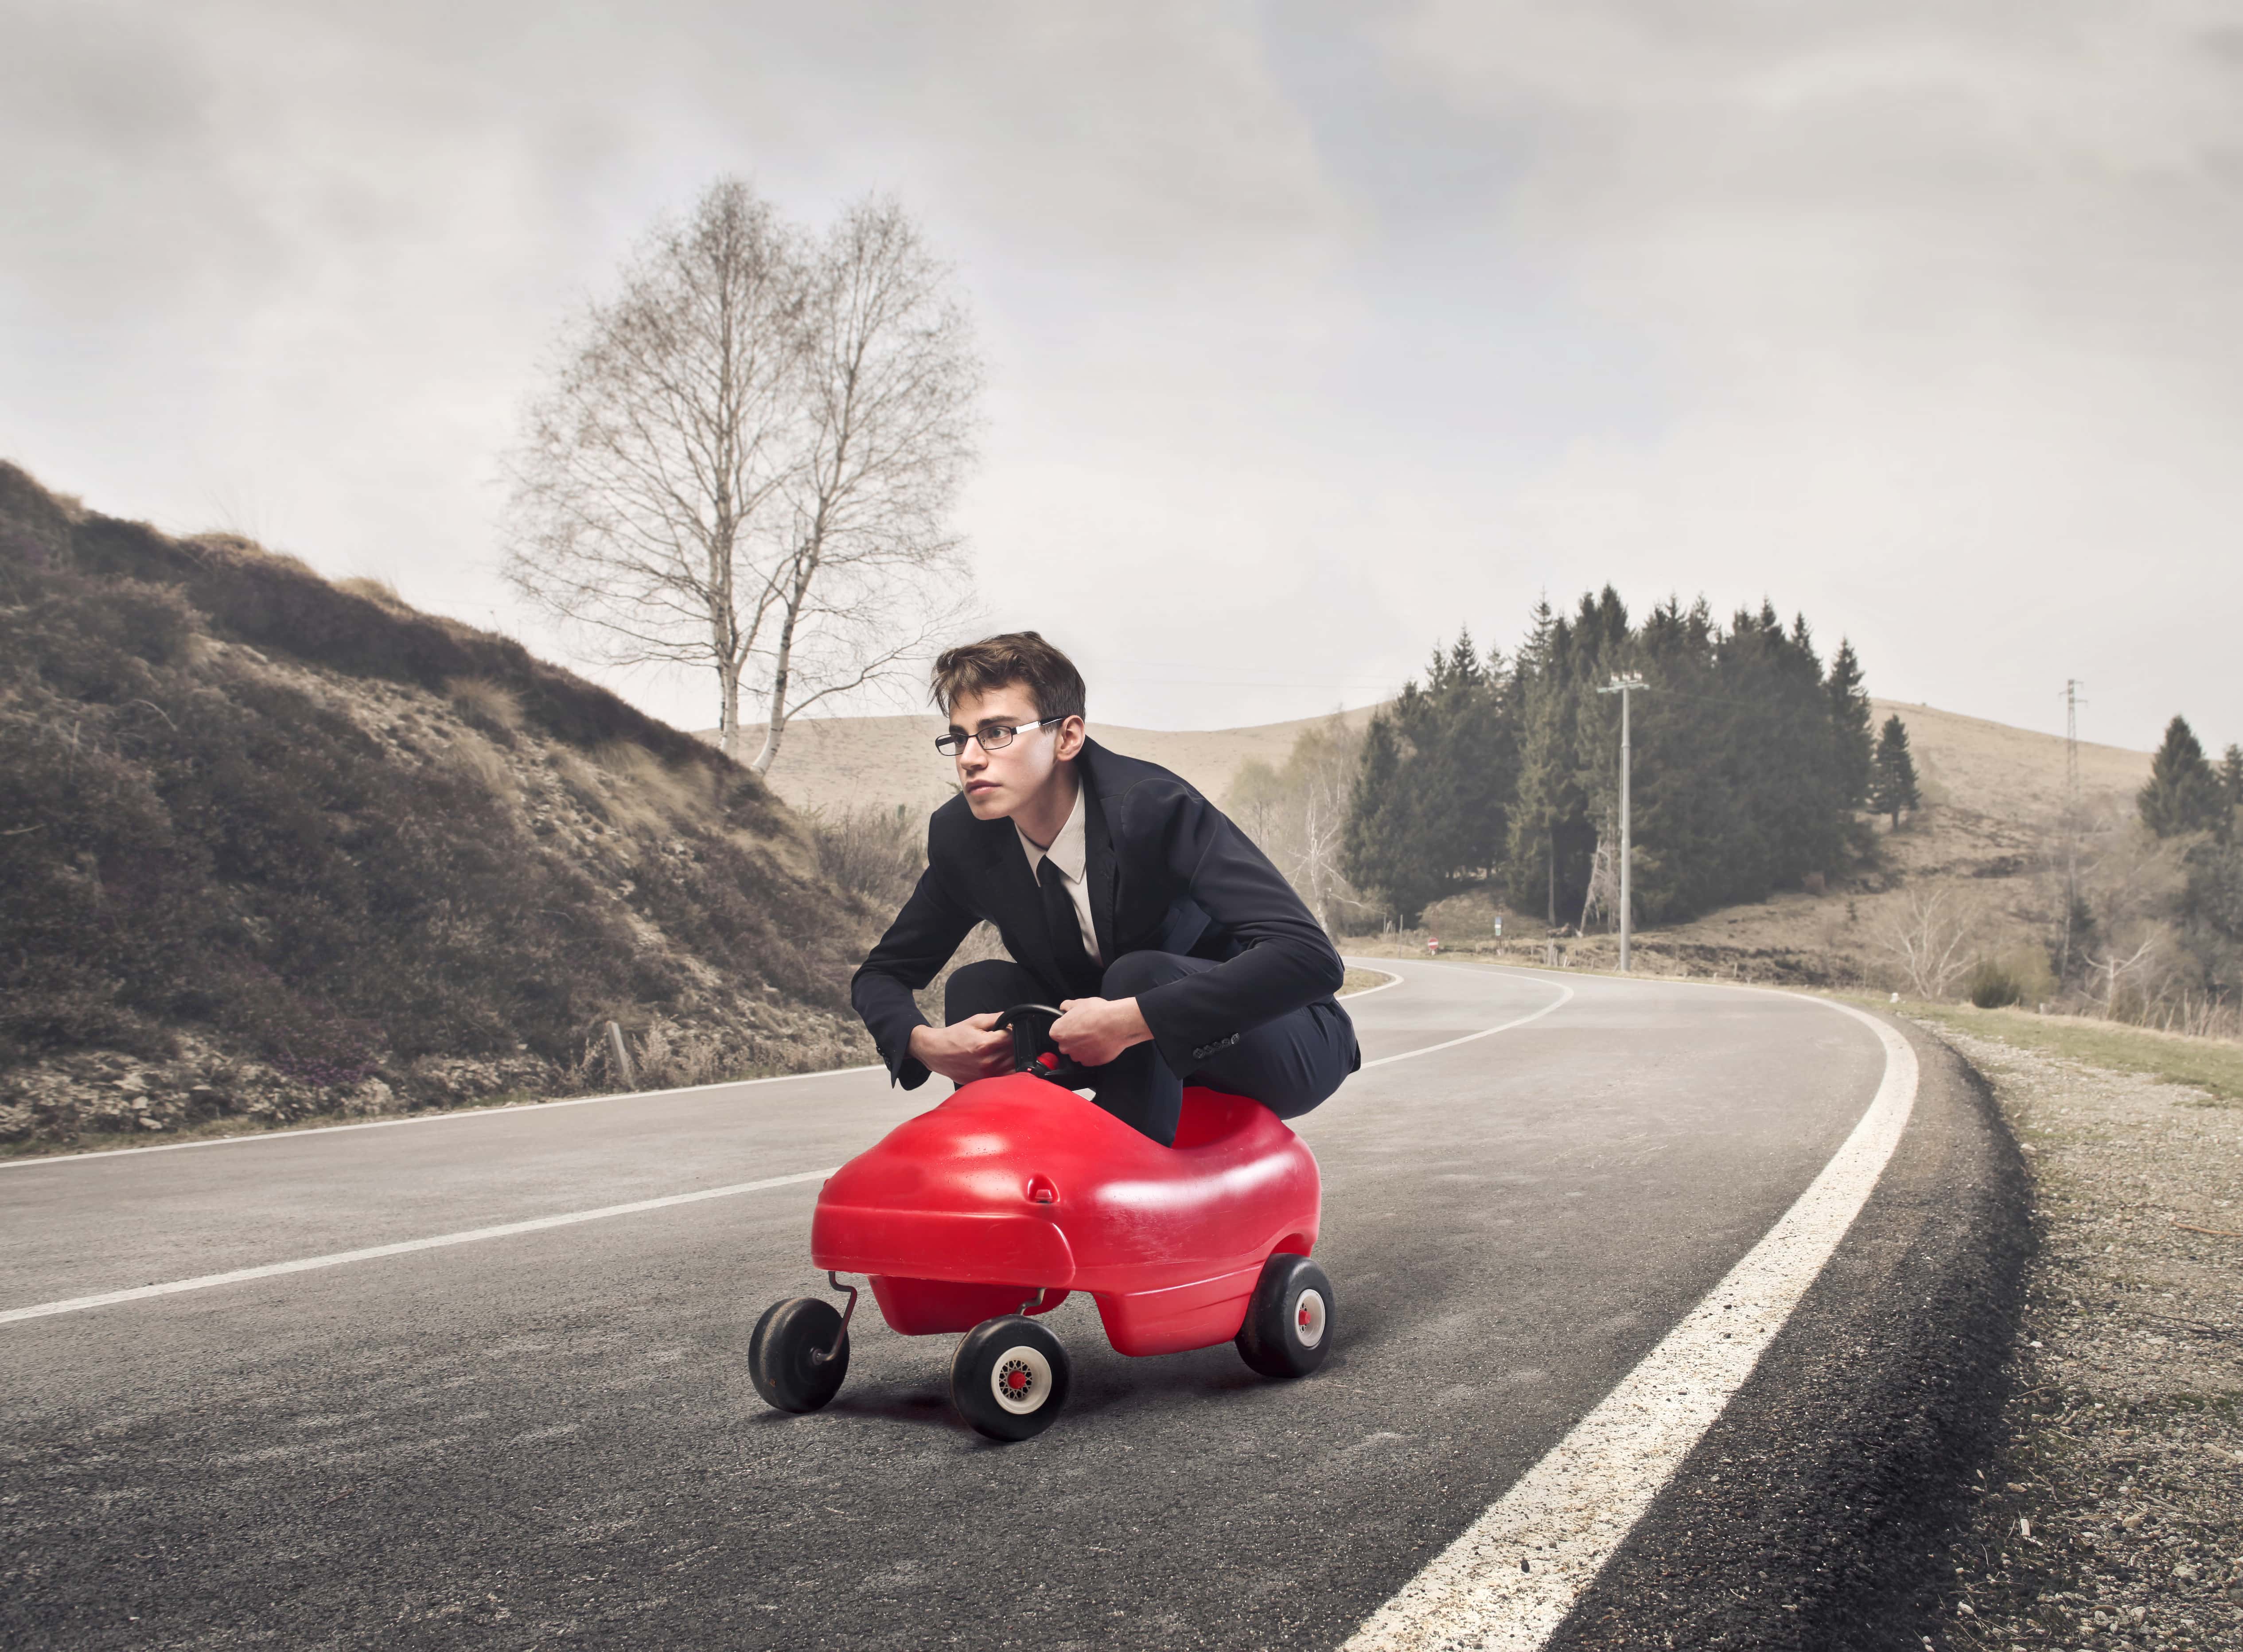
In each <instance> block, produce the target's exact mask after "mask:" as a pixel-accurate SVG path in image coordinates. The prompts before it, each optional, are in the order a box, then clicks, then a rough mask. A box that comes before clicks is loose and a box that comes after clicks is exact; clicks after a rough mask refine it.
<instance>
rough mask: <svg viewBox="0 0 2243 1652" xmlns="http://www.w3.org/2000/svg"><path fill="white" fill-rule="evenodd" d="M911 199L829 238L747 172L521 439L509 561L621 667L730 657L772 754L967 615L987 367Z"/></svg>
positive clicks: (658, 258)
mask: <svg viewBox="0 0 2243 1652" xmlns="http://www.w3.org/2000/svg"><path fill="white" fill-rule="evenodd" d="M947 288H948V272H947V271H946V270H945V269H944V268H943V266H940V264H938V263H937V262H935V261H934V260H933V259H932V258H930V257H929V256H928V254H927V253H926V251H925V249H924V247H923V246H922V245H921V243H920V241H919V235H918V232H917V231H916V229H915V228H914V227H913V226H912V224H911V223H910V221H909V220H908V219H906V217H905V216H904V214H903V212H902V210H901V209H900V208H899V206H896V205H895V204H894V203H892V202H867V203H865V204H863V205H860V206H858V207H856V208H854V209H852V211H851V212H848V213H847V214H845V216H844V218H843V219H842V220H841V222H840V223H839V225H837V226H835V228H834V230H833V231H832V233H831V234H830V235H828V236H827V237H825V239H823V240H822V241H818V242H816V243H814V244H813V242H812V240H811V239H810V238H808V237H806V236H805V234H803V233H801V232H799V231H798V230H796V229H794V228H793V227H791V226H788V225H786V224H785V223H783V222H781V221H780V220H779V219H778V217H777V216H776V215H775V214H774V213H773V212H772V211H771V208H770V206H768V205H767V204H765V202H763V201H762V200H760V199H758V198H757V197H756V195H755V194H754V193H753V192H752V191H751V190H750V189H749V188H748V186H747V185H745V184H744V183H742V182H740V181H739V180H738V179H720V180H719V181H718V182H717V184H715V185H712V186H711V188H710V189H709V190H708V191H707V192H705V193H704V195H703V196H702V198H701V199H700V200H699V201H698V202H697V204H696V206H695V207H694V210H693V212H692V213H691V215H690V218H689V219H687V220H686V221H685V222H684V223H682V224H672V225H665V226H659V227H657V230H656V231H655V232H654V233H653V234H652V235H651V236H650V238H649V239H648V240H647V241H646V242H645V243H644V244H643V246H641V247H640V248H639V250H638V251H637V253H636V254H635V255H634V257H633V260H632V261H631V262H630V265H629V266H628V267H627V268H626V270H625V271H624V274H623V290H622V293H621V294H620V296H618V297H617V298H616V299H615V300H613V301H612V302H609V303H605V304H594V305H592V306H590V307H588V308H587V309H586V311H585V312H584V314H583V315H582V316H581V317H579V318H578V319H577V320H576V322H575V323H574V324H573V325H572V326H571V327H570V328H569V330H568V331H567V333H566V334H564V337H563V340H562V346H561V348H560V351H559V359H558V361H557V363H556V367H555V369H554V372H553V376H552V381H551V383H550V385H549V388H548V389H547V390H546V392H545V393H544V394H542V396H540V397H539V398H538V399H536V400H535V401H533V402H532V403H531V404H530V406H529V408H528V409H527V411H526V415H525V419H524V437H523V441H522V445H521V446H520V448H518V449H517V450H516V451H515V454H514V455H511V457H510V459H509V474H510V476H511V480H512V482H513V492H512V496H511V499H510V503H509V553H508V557H507V564H506V572H507V575H508V577H509V579H510V580H511V582H512V583H514V584H515V587H516V589H518V590H521V591H522V593H523V594H524V595H525V596H526V597H529V599H530V600H531V601H533V602H534V603H537V604H538V605H539V606H540V607H542V608H543V609H544V610H546V611H548V612H549V613H551V614H553V615H555V616H556V617H558V618H560V619H561V620H562V621H563V622H564V623H565V624H568V625H569V627H570V629H571V630H572V631H573V632H575V633H576V635H578V636H579V637H581V638H583V640H584V641H585V642H587V643H588V644H589V645H590V647H591V648H592V649H593V651H596V653H597V654H598V655H599V656H600V657H603V658H604V659H606V660H607V661H608V662H610V663H611V664H618V665H640V664H658V665H684V666H689V667H705V668H708V669H711V670H712V671H714V672H715V674H716V676H717V687H718V700H719V712H718V730H719V736H718V738H719V740H720V742H721V743H722V745H723V746H724V751H725V752H726V753H727V754H728V755H730V756H731V757H733V758H735V759H738V757H739V756H740V755H741V752H742V739H741V730H742V717H741V706H742V703H743V701H744V700H746V701H749V702H760V704H761V705H762V707H763V715H762V718H761V721H762V722H763V724H764V740H763V746H762V751H761V752H760V754H759V755H758V758H757V759H756V762H755V767H756V768H757V769H758V772H761V771H763V770H765V769H767V768H768V767H769V766H770V764H771V759H772V758H773V757H774V756H775V755H776V754H777V752H778V743H779V739H780V737H781V735H782V734H783V733H784V732H785V726H786V724H787V721H788V719H789V718H792V717H793V716H795V715H796V714H797V713H798V712H799V711H802V710H803V709H804V708H805V706H809V705H815V704H818V703H819V702H821V701H824V700H826V699H829V698H832V697H833V696H835V695H838V694H841V693H845V692H846V691H849V690H851V689H855V688H861V687H864V686H866V685H868V684H874V683H878V682H879V681H882V680H884V679H886V678H888V677H890V676H892V675H894V674H897V673H899V672H900V671H905V670H906V669H908V665H909V663H910V660H911V659H912V658H913V656H914V655H915V654H916V653H918V652H923V651H925V649H926V645H927V644H928V642H929V640H930V638H931V637H933V636H934V635H935V634H936V633H937V632H938V631H940V630H941V629H943V627H944V626H945V625H946V624H950V623H952V622H953V621H954V618H955V617H956V615H957V614H958V613H959V612H960V610H961V608H962V603H963V593H964V590H965V584H966V572H965V569H964V567H963V565H962V563H961V561H960V557H959V556H958V554H957V541H956V539H955V538H954V537H953V536H951V535H950V534H949V533H948V532H947V530H946V528H945V525H944V523H945V520H946V516H947V514H948V512H949V509H950V507H951V504H952V502H953V499H954V498H955V496H956V492H957V487H958V483H959V481H960V477H961V475H962V474H963V471H964V467H965V464H966V462H967V459H968V457H969V456H970V447H969V442H968V440H967V438H968V434H969V430H970V424H971V417H970V415H971V407H972V403H973V397H974V394H975V393H976V391H977V390H978V388H979V383H980V369H979V367H978V364H977V363H976V361H975V360H974V357H973V350H972V347H971V341H970V339H969V337H968V334H967V327H966V322H965V319H964V315H963V313H962V311H961V310H960V308H959V307H958V305H957V304H956V302H955V301H954V300H952V299H951V298H950V297H949V296H948V295H947Z"/></svg>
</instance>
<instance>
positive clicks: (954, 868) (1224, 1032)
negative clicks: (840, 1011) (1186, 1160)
mask: <svg viewBox="0 0 2243 1652" xmlns="http://www.w3.org/2000/svg"><path fill="white" fill-rule="evenodd" d="M933 698H934V701H935V704H936V705H939V706H940V707H941V708H942V709H943V710H944V711H945V712H946V714H947V716H948V718H949V720H950V732H948V733H947V734H945V735H944V736H942V737H941V738H939V739H937V740H936V741H935V745H936V747H937V749H939V750H940V751H941V752H944V753H946V755H949V756H951V757H953V759H955V760H956V762H957V765H958V784H959V790H960V795H959V796H957V797H954V798H953V799H951V800H950V801H949V802H947V803H946V804H944V805H943V806H941V807H940V809H937V810H936V811H935V812H934V815H933V819H931V820H930V821H929V822H928V823H927V834H926V853H927V868H926V872H924V873H921V874H920V877H919V887H917V888H916V889H914V890H913V892H912V896H911V899H910V900H907V901H906V902H905V903H904V908H903V911H902V912H901V913H899V914H897V917H896V920H895V922H893V923H892V924H891V925H889V926H888V932H887V934H885V935H883V936H882V937H881V938H880V943H879V945H878V946H877V947H873V948H872V955H871V956H870V957H868V958H866V960H865V965H864V968H861V969H859V971H858V972H857V974H856V979H855V980H854V981H852V982H851V984H850V996H851V998H852V1001H854V1002H855V1004H856V1006H857V1013H858V1014H859V1015H862V1016H863V1017H864V1018H865V1024H866V1026H867V1027H868V1028H871V1029H872V1037H873V1040H874V1042H877V1043H878V1044H879V1049H880V1055H881V1056H882V1058H883V1059H884V1060H885V1061H886V1062H887V1067H888V1072H889V1075H890V1076H891V1077H892V1080H893V1081H894V1082H897V1083H899V1084H901V1085H902V1086H903V1087H904V1088H905V1089H913V1088H916V1087H917V1086H918V1085H919V1084H922V1083H924V1082H926V1076H927V1075H928V1073H929V1072H930V1071H932V1072H937V1073H940V1074H941V1075H944V1076H945V1077H946V1078H949V1079H953V1080H955V1081H956V1082H959V1083H961V1084H963V1083H967V1082H971V1081H973V1080H974V1079H977V1078H986V1077H987V1076H989V1075H992V1074H996V1073H1005V1072H1009V1071H1011V1070H1012V1064H1013V1040H1012V1035H1011V1034H1010V1033H1009V1032H1006V1031H1002V1030H1000V1029H998V1028H995V1027H994V1022H995V1021H996V1018H997V1015H998V1014H999V1013H1000V1012H1001V1011H1003V1010H1005V1009H1007V1008H1011V1007H1012V1006H1013V1005H1014V1004H1021V1003H1054V1004H1057V1005H1058V1006H1059V1007H1060V1008H1061V1009H1063V1010H1064V1011H1065V1012H1066V1013H1065V1014H1064V1015H1061V1017H1060V1018H1059V1020H1058V1021H1056V1022H1054V1023H1053V1024H1052V1039H1053V1042H1055V1043H1056V1044H1057V1045H1058V1046H1059V1048H1060V1049H1061V1051H1062V1052H1064V1053H1065V1054H1066V1055H1068V1056H1070V1057H1071V1058H1073V1059H1074V1061H1076V1062H1080V1063H1081V1064H1082V1065H1083V1066H1085V1067H1088V1068H1091V1069H1095V1075H1094V1079H1095V1086H1096V1090H1095V1094H1096V1096H1097V1100H1098V1103H1099V1105H1100V1106H1101V1107H1103V1108H1105V1109H1107V1110H1108V1112H1110V1113H1112V1114H1114V1115H1115V1116H1116V1117H1118V1118H1121V1119H1122V1120H1124V1121H1125V1122H1126V1123H1129V1124H1131V1125H1134V1126H1135V1128H1136V1129H1140V1130H1142V1131H1143V1132H1144V1133H1145V1134H1146V1135H1148V1136H1151V1137H1152V1138H1153V1139H1154V1140H1155V1141H1156V1142H1159V1143H1162V1144H1163V1145H1168V1144H1172V1143H1174V1142H1175V1134H1176V1119H1177V1113H1178V1110H1179V1108H1180V1106H1181V1104H1182V1096H1183V1085H1184V1084H1185V1082H1192V1083H1196V1084H1204V1085H1207V1086H1208V1087H1209V1088H1210V1089H1219V1090H1225V1091H1228V1092H1229V1093H1230V1094H1232V1095H1235V1096H1252V1097H1253V1098H1254V1099H1256V1101H1259V1102H1262V1103H1263V1105H1264V1106H1266V1107H1268V1108H1269V1109H1270V1110H1271V1111H1273V1112H1275V1113H1276V1115H1277V1116H1279V1117H1280V1118H1291V1117H1293V1116H1296V1115H1298V1114H1301V1113H1305V1112H1307V1111H1308V1110H1309V1109H1310V1108H1312V1107H1314V1106H1316V1105H1317V1102H1321V1101H1323V1100H1324V1098H1325V1097H1326V1096H1330V1094H1331V1093H1332V1092H1333V1091H1334V1090H1336V1089H1338V1088H1339V1086H1340V1081H1341V1080H1343V1079H1344V1078H1345V1077H1346V1076H1347V1075H1349V1074H1350V1073H1351V1072H1353V1071H1354V1070H1355V1069H1357V1067H1359V1066H1361V1065H1362V1061H1363V1058H1362V1055H1361V1053H1360V1052H1359V1051H1358V1050H1357V1048H1356V1042H1355V1028H1354V1025H1353V1024H1352V1023H1351V1022H1350V1021H1349V1020H1348V1018H1347V1012H1346V1011H1345V1010H1344V1009H1342V1008H1340V1007H1339V1004H1338V1002H1337V1001H1336V1000H1335V999H1334V998H1333V996H1332V995H1333V994H1334V993H1335V992H1337V990H1338V988H1339V985H1340V979H1341V976H1342V974H1344V970H1343V968H1342V966H1341V964H1340V960H1339V954H1337V952H1335V951H1334V950H1333V949H1332V944H1331V941H1330V939H1329V938H1328V937H1326V935H1325V934H1324V930H1323V928H1322V927H1320V926H1319V925H1318V924H1317V921H1316V920H1315V919H1314V918H1312V917H1310V915H1309V911H1308V908H1307V907H1304V906H1303V905H1302V904H1301V900H1300V897H1299V896H1298V895H1297V894H1295V893H1293V889H1292V886H1291V885H1290V884H1288V883H1287V882H1286V881H1285V880H1284V879H1283V877H1282V876H1281V875H1280V874H1279V873H1278V872H1277V869H1276V867H1275V866H1271V865H1270V861H1269V860H1268V858H1267V857H1266V856H1264V855H1263V853H1262V852H1261V851H1260V850H1259V849H1257V848H1256V847H1255V846H1254V845H1253V843H1252V842H1251V841H1250V840H1249V839H1248V838H1247V836H1246V834H1245V833H1243V832H1241V831H1240V830H1239V829H1238V828H1237V827H1236V826H1233V825H1232V824H1231V823H1230V821H1229V819H1227V818H1226V817H1225V816H1224V815H1223V813H1222V811H1221V810H1219V809H1217V808H1216V807H1215V806H1213V805H1211V804H1209V802H1208V801H1207V799H1204V798H1202V797H1201V796H1200V794H1199V793H1198V792H1195V791H1193V790H1192V788H1191V787H1190V786H1188V785H1186V784H1185V783H1184V782H1183V781H1182V779H1178V778H1177V777H1176V776H1175V775H1174V774H1171V773H1169V771H1168V770H1166V769H1163V768H1160V767H1158V766H1156V765H1154V764H1150V763H1141V762H1138V761H1137V760H1136V759H1134V758H1126V757H1122V756H1121V755H1119V754H1118V753H1116V752H1108V751H1107V750H1106V749H1105V748H1103V747H1102V746H1100V745H1097V744H1096V743H1095V742H1094V741H1092V740H1091V739H1090V738H1088V736H1087V735H1086V734H1085V732H1084V729H1083V705H1084V696H1083V685H1082V677H1081V673H1079V672H1078V671H1076V670H1075V669H1074V665H1073V664H1071V663H1070V662H1069V661H1068V657H1067V656H1066V655H1064V654H1062V653H1061V652H1060V651H1059V650H1057V649H1055V648H1054V647H1053V646H1052V645H1051V644H1049V643H1047V642H1046V641H1044V639H1043V638H1042V637H1040V636H1038V635H1037V634H1036V633H1035V632H1034V631H1015V632H1012V633H1009V634H1007V635H1005V636H1001V637H987V638H984V639H983V640H982V641H980V642H978V643H973V644H967V645H966V646H964V647H961V648H953V649H951V650H948V651H946V652H945V653H944V654H943V655H942V656H941V657H940V658H938V659H937V660H936V661H935V663H934V673H933ZM983 920H987V921H988V922H991V923H994V925H996V927H997V932H998V934H1000V935H1001V936H1003V937H1004V941H1005V947H1006V949H1007V951H1008V952H1010V953H1011V954H1012V955H1013V959H1014V960H1017V961H1007V960H1002V959H998V960H990V961H984V962H981V963H975V964H968V965H967V966H966V967H965V968H961V969H959V970H957V971H956V972H955V973H953V974H952V975H951V977H950V981H949V984H948V986H947V988H946V994H945V1000H944V1006H943V1009H944V1015H943V1019H944V1021H945V1022H946V1025H945V1026H942V1027H940V1028H936V1027H930V1026H928V1025H927V1024H926V1020H925V1018H924V1017H922V1016H921V1015H919V1009H918V1008H917V1006H916V1005H915V1004H914V1003H913V1000H912V995H913V992H915V991H917V990H918V989H919V988H922V987H925V986H926V984H927V982H928V981H932V980H933V979H934V976H935V974H936V972H937V971H939V970H940V968H942V966H943V965H944V964H946V963H947V962H948V961H949V960H950V956H951V954H953V952H955V951H956V950H957V949H958V943H959V942H960V941H963V940H964V939H965V938H966V936H967V933H968V932H969V931H971V930H972V929H973V926H974V925H975V924H977V923H980V922H981V921H983Z"/></svg>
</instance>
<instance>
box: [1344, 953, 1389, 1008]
mask: <svg viewBox="0 0 2243 1652" xmlns="http://www.w3.org/2000/svg"><path fill="white" fill-rule="evenodd" d="M1340 961H1341V962H1342V963H1344V964H1347V965H1349V966H1351V968H1357V969H1360V970H1362V971H1363V972H1364V974H1367V975H1384V976H1385V977H1386V979H1385V980H1384V981H1380V982H1379V983H1378V984H1377V986H1376V987H1365V988H1364V989H1363V990H1362V991H1361V992H1352V993H1342V994H1340V996H1341V997H1342V998H1368V997H1370V996H1371V994H1373V993H1383V992H1384V991H1385V990H1386V989H1387V988H1389V987H1399V986H1400V985H1401V984H1402V977H1401V976H1399V975H1398V974H1395V973H1394V972H1393V971H1392V970H1391V969H1374V968H1371V966H1370V965H1369V964H1366V963H1364V961H1362V960H1360V959H1357V958H1343V959H1341V960H1340Z"/></svg>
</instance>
